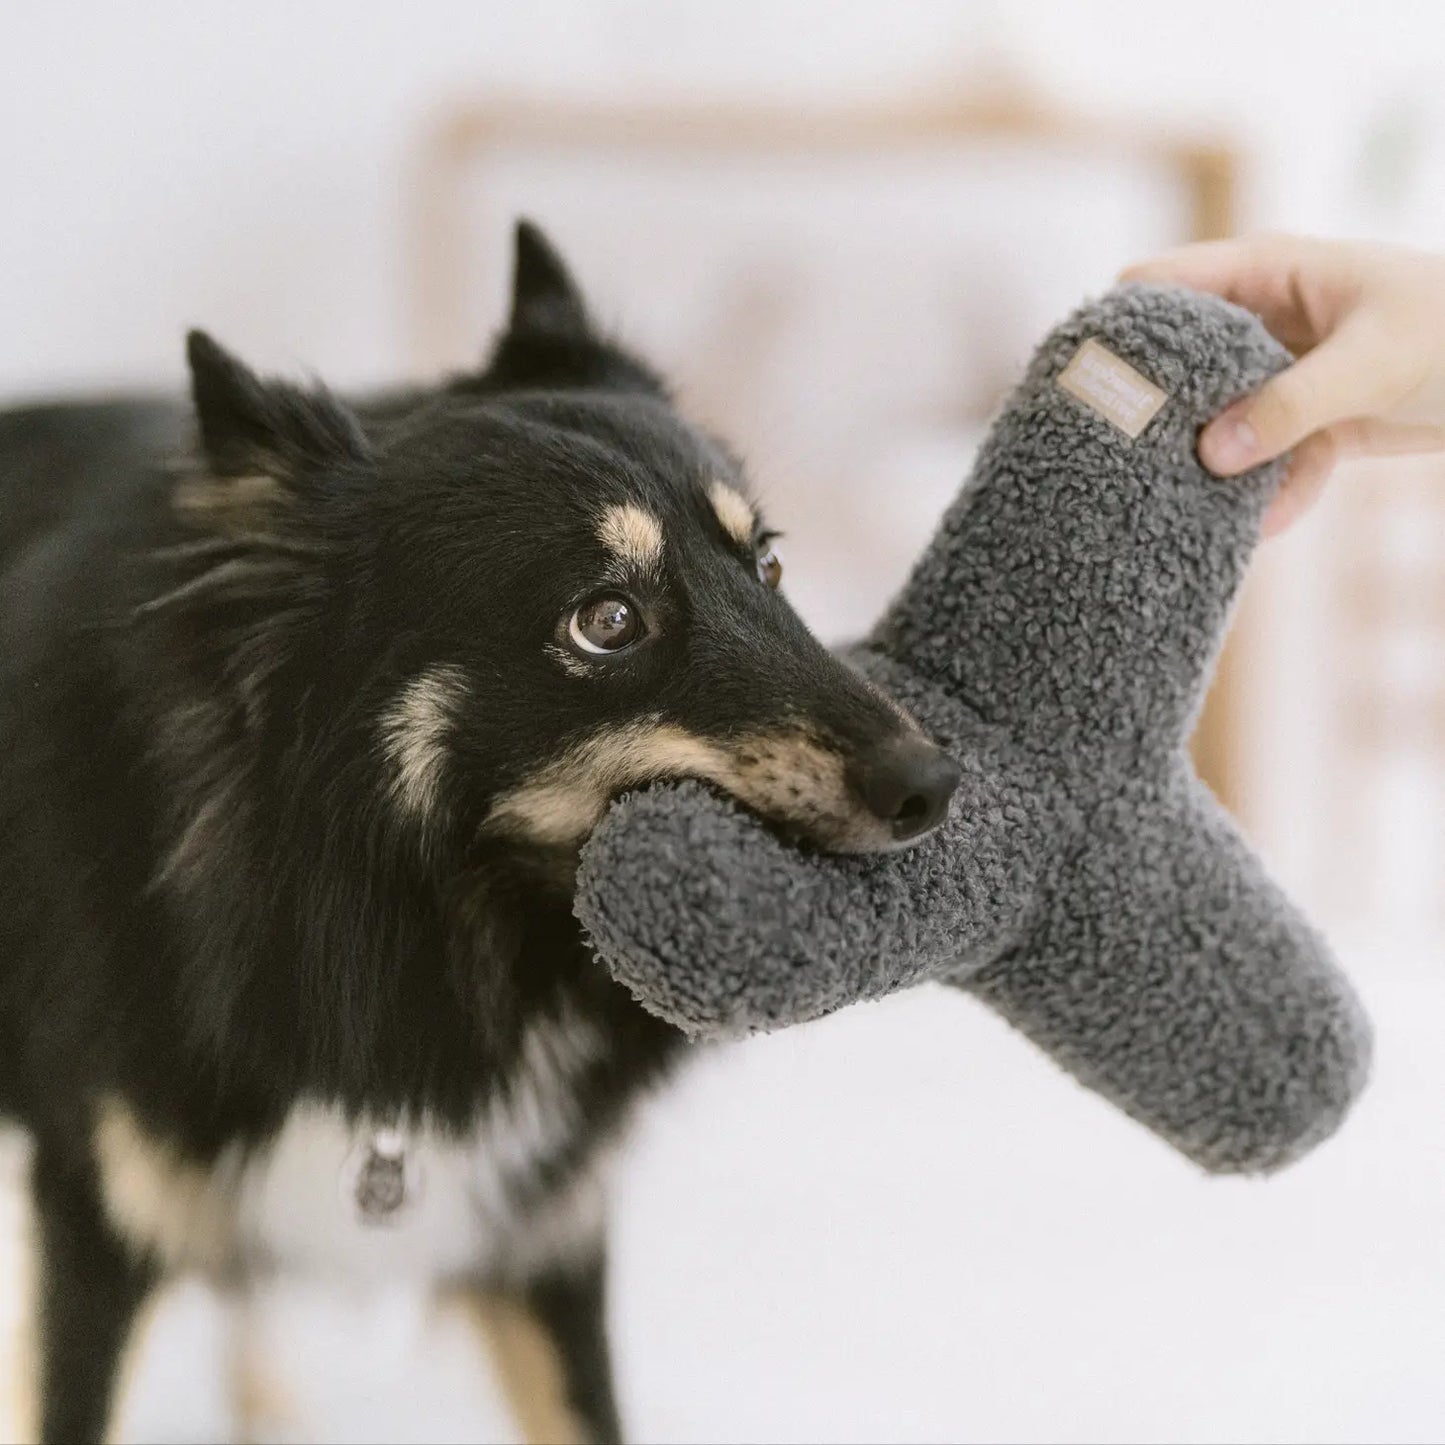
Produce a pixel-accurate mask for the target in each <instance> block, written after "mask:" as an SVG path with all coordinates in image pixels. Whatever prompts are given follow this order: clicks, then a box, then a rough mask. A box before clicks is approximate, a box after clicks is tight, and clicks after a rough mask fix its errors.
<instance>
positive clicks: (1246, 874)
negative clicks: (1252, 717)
mask: <svg viewBox="0 0 1445 1445" xmlns="http://www.w3.org/2000/svg"><path fill="white" fill-rule="evenodd" d="M1288 359H1289V358H1288V356H1287V354H1286V353H1285V352H1284V351H1283V350H1282V349H1281V348H1280V347H1279V346H1277V345H1276V344H1275V343H1274V342H1273V341H1272V340H1271V339H1270V338H1269V336H1268V335H1267V334H1266V333H1265V331H1264V330H1263V328H1262V327H1261V326H1260V325H1259V323H1258V322H1257V321H1256V320H1255V319H1254V318H1253V317H1251V316H1250V315H1248V314H1247V313H1246V312H1244V311H1241V310H1239V309H1238V308H1236V307H1233V306H1229V305H1227V304H1225V303H1224V302H1221V301H1216V300H1214V299H1212V298H1206V297H1203V296H1198V295H1193V294H1190V293H1187V292H1182V291H1177V290H1161V289H1156V288H1145V287H1137V286H1126V287H1123V288H1121V289H1118V290H1116V291H1114V292H1112V293H1110V294H1109V295H1107V296H1106V297H1104V298H1103V299H1102V300H1101V301H1099V302H1097V303H1093V304H1090V305H1086V306H1084V307H1083V308H1082V309H1080V310H1079V311H1078V312H1076V313H1075V314H1074V315H1073V316H1072V317H1071V318H1070V319H1069V320H1068V321H1066V322H1065V323H1064V324H1063V325H1062V326H1061V327H1060V328H1059V329H1058V330H1057V331H1055V332H1054V334H1053V335H1052V336H1050V337H1049V338H1048V340H1047V341H1046V342H1045V343H1044V345H1043V346H1042V347H1041V348H1040V350H1039V352H1038V353H1037V355H1036V356H1035V358H1034V360H1033V363H1032V365H1031V366H1030V368H1029V371H1028V374H1027V376H1026V377H1025V379H1024V382H1023V384H1022V385H1021V386H1020V388H1019V389H1018V391H1017V392H1016V394H1015V395H1014V397H1013V398H1012V400H1011V401H1010V402H1009V404H1008V406H1007V408H1006V409H1005V410H1004V412H1003V414H1002V415H1001V416H1000V418H999V419H998V421H997V422H996V423H995V425H994V427H993V430H992V432H991V434H990V436H989V439H988V441H987V443H986V444H985V446H984V448H983V451H982V453H981V455H980V457H979V460H978V464H977V466H976V468H975V471H974V477H973V480H972V482H971V484H970V485H968V486H966V487H965V489H964V491H963V493H962V494H961V496H960V497H959V499H958V500H957V501H956V502H955V503H954V505H953V507H952V508H951V510H950V511H949V512H948V514H947V515H946V516H945V518H944V520H943V523H942V526H941V528H940V530H939V533H938V535H937V537H936V538H935V540H934V541H933V543H932V545H931V546H930V547H929V549H928V551H927V552H926V553H925V555H924V557H923V559H922V560H921V561H920V562H919V564H918V566H917V568H916V569H915V571H914V573H913V576H912V578H911V579H910V580H909V582H908V584H907V586H906V587H905V588H904V589H903V592H902V594H901V595H900V596H899V597H898V599H897V600H896V601H895V602H894V604H893V605H892V607H891V608H890V609H889V611H888V613H887V615H886V616H885V617H884V618H883V620H882V621H881V622H880V623H879V624H878V626H877V628H876V629H875V630H874V632H873V634H872V636H871V637H870V638H869V640H868V641H867V642H866V643H864V644H863V645H862V646H860V647H858V648H856V649H854V650H853V652H852V654H851V660H852V661H853V662H854V663H856V665H857V666H858V667H859V668H860V669H861V670H862V671H863V672H864V673H866V674H867V675H868V676H869V677H870V678H872V679H873V680H874V681H875V682H877V683H878V684H879V685H880V686H882V687H883V688H885V689H886V690H888V691H889V692H891V693H892V694H893V695H895V696H896V697H897V698H899V699H900V700H901V701H902V702H904V703H905V704H906V705H907V706H908V707H909V708H910V709H911V710H912V712H913V713H914V715H915V716H916V717H917V718H918V719H919V721H920V722H921V723H922V725H923V727H924V728H925V729H926V730H927V731H928V732H929V733H930V734H931V735H932V736H933V737H934V738H935V739H936V740H937V741H938V742H939V743H940V744H942V745H943V746H944V747H946V748H947V749H948V750H949V752H950V753H951V754H952V755H953V757H954V758H955V759H956V760H957V761H958V763H959V764H960V766H961V767H962V768H963V772H964V778H963V782H962V784H961V785H960V787H959V789H958V792H957V794H956V795H955V798H954V801H953V807H952V811H951V815H950V817H949V819H948V821H947V822H946V823H945V824H944V826H943V827H942V828H941V829H939V830H938V831H937V832H936V833H934V834H933V835H931V836H930V837H929V838H928V839H927V840H926V841H925V842H923V843H922V844H920V845H919V846H917V847H915V848H913V849H912V850H910V851H908V852H905V853H900V854H894V855H891V856H885V857H870V858H845V857H829V856H823V855H818V854H807V853H804V852H801V851H799V850H797V849H795V848H793V847H790V846H788V845H787V844H785V843H783V842H781V841H780V840H778V839H777V838H775V837H774V836H773V835H772V834H770V833H769V832H768V831H767V830H766V829H765V828H764V827H763V826H761V825H760V824H759V823H758V822H757V821H756V820H755V819H754V818H752V817H751V816H750V815H748V814H746V813H745V812H743V811H742V810H741V809H739V808H738V807H737V806H736V805H734V804H732V803H730V802H728V801H726V800H724V799H721V798H718V797H716V796H714V795H713V794H712V793H710V792H708V791H707V790H706V789H705V788H704V787H702V786H701V785H699V784H695V783H683V784H678V785H667V786H659V787H655V788H652V789H650V790H648V791H645V792H641V793H637V794H633V795H631V796H629V797H627V798H624V799H622V800H621V801H619V802H618V803H617V804H616V805H614V807H613V808H612V810H611V812H610V814H609V816H608V817H607V818H605V819H604V821H603V823H602V824H601V826H600V827H599V828H598V829H597V831H596V832H595V833H594V835H593V837H592V839H591V841H590V842H589V844H588V845H587V848H586V851H585V853H584V857H583V867H582V871H581V875H580V878H579V889H578V901H577V910H578V913H579V916H580V917H581V919H582V921H583V923H584V924H585V925H586V927H587V929H588V930H589V932H590V934H591V937H592V940H593V942H594V944H595V946H596V948H597V950H598V952H599V954H600V955H601V957H602V958H603V959H604V960H605V961H606V963H607V965H608V966H609V967H610V968H611V970H612V972H613V974H614V975H615V976H616V977H617V978H618V979H619V980H620V981H621V982H622V983H623V984H625V985H626V986H627V987H628V988H629V989H631V990H632V992H633V993H635V994H636V995H637V997H638V998H639V999H640V1000H641V1001H642V1002H643V1003H644V1004H645V1005H646V1006H647V1007H648V1008H650V1009H652V1010H653V1011H654V1012H656V1013H657V1014H659V1015H661V1016H662V1017H663V1018H666V1019H669V1020H671V1021H672V1022H673V1023H675V1024H677V1025H678V1026H679V1027H680V1028H682V1029H684V1030H686V1031H687V1032H689V1033H691V1034H694V1035H699V1036H706V1035H725V1034H735V1033H741V1032H748V1031H752V1030H758V1029H773V1028H778V1027H781V1026H783V1025H786V1024H792V1023H797V1022H800V1021H802V1020H805V1019H810V1018H816V1017H818V1016H819V1015H822V1014H826V1013H828V1012H830V1011H831V1010H833V1009H836V1008H839V1007H841V1006H842V1005H844V1004H847V1003H851V1002H853V1001H854V1000H857V999H864V998H876V997H878V996H880V995H882V994H885V993H889V992H891V991H893V990H895V989H899V988H903V987H905V986H907V985H909V984H913V983H917V982H919V981H921V980H923V979H930V978H932V979H940V980H943V981H944V982H947V983H952V984H956V985H958V986H959V987H962V988H964V989H966V990H968V991H969V992H970V993H973V994H976V995H977V996H978V997H980V998H982V999H983V1000H984V1001H985V1002H986V1003H988V1004H990V1005H991V1006H992V1007H994V1008H996V1009H997V1010H998V1011H999V1012H1000V1013H1002V1014H1003V1015H1004V1016H1005V1017H1006V1018H1007V1019H1009V1020H1010V1022H1012V1023H1013V1024H1014V1025H1016V1026H1017V1027H1018V1028H1019V1029H1020V1030H1021V1031H1022V1032H1023V1033H1025V1034H1027V1035H1028V1036H1029V1037H1030V1038H1032V1039H1033V1040H1034V1041H1035V1042H1036V1043H1037V1044H1039V1045H1040V1046H1041V1047H1043V1048H1044V1049H1046V1050H1048V1052H1049V1053H1051V1054H1052V1055H1053V1056H1054V1057H1055V1058H1056V1059H1057V1060H1058V1061H1059V1062H1060V1063H1061V1064H1062V1065H1063V1066H1064V1067H1065V1068H1066V1069H1068V1070H1069V1071H1070V1072H1071V1073H1072V1074H1073V1075H1074V1076H1075V1077H1076V1078H1077V1079H1079V1080H1080V1081H1081V1082H1082V1083H1084V1084H1086V1085H1088V1086H1089V1087H1090V1088H1093V1089H1096V1090H1098V1091H1099V1092H1100V1093H1101V1094H1103V1095H1104V1096H1105V1097H1107V1098H1109V1099H1111V1100H1113V1102H1114V1103H1116V1104H1117V1105H1119V1107H1121V1108H1122V1109H1124V1110H1126V1111H1127V1112H1128V1113H1130V1114H1131V1115H1133V1116H1134V1118H1136V1119H1138V1120H1139V1121H1140V1122H1142V1123H1144V1124H1146V1125H1148V1127H1150V1128H1151V1129H1154V1130H1156V1131H1157V1132H1158V1133H1159V1134H1161V1135H1162V1136H1163V1137H1164V1138H1165V1139H1167V1140H1168V1141H1169V1142H1170V1143H1172V1144H1173V1145H1175V1147H1177V1148H1178V1149H1180V1150H1182V1151H1183V1152H1184V1153H1185V1154H1187V1155H1188V1156H1189V1157H1190V1158H1192V1159H1194V1160H1196V1161H1197V1162H1198V1163H1199V1164H1201V1165H1203V1166H1204V1167H1205V1168H1206V1169H1211V1170H1218V1171H1235V1170H1246V1171H1255V1170H1268V1169H1273V1168H1276V1167H1278V1166H1279V1165H1282V1164H1284V1163H1287V1162H1288V1161H1290V1160H1292V1159H1294V1158H1296V1157H1298V1156H1299V1155H1300V1154H1302V1153H1304V1152H1305V1151H1306V1150H1308V1149H1309V1148H1310V1147H1311V1146H1312V1145H1314V1144H1315V1143H1317V1142H1318V1141H1320V1140H1321V1139H1323V1138H1325V1137H1326V1136H1327V1135H1328V1134H1329V1133H1331V1132H1332V1130H1333V1129H1334V1128H1335V1126H1336V1125H1337V1124H1338V1123H1339V1121H1340V1120H1341V1118H1342V1117H1343V1116H1344V1113H1345V1111H1346V1109H1347V1108H1348V1106H1349V1104H1350V1103H1351V1101H1352V1100H1353V1098H1354V1097H1355V1095H1356V1094H1357V1093H1358V1091H1359V1089H1360V1087H1361V1086H1362V1084H1363V1082H1364V1078H1365V1073H1366V1069H1367V1065H1368V1056H1369V1033H1368V1027H1367V1023H1366V1021H1365V1019H1364V1017H1363V1015H1362V1013H1361V1011H1360V1009H1359V1006H1358V1004H1357V1003H1356V1000H1355V998H1354V996H1353V994H1352V993H1351V991H1350V989H1349V986H1348V985H1347V983H1346V982H1345V980H1344V979H1343V978H1342V977H1341V975H1340V974H1339V973H1338V972H1337V970H1336V968H1335V967H1334V965H1333V963H1332V962H1331V959H1330V956H1329V953H1328V951H1327V949H1326V947H1325V945H1324V943H1323V942H1322V940H1321V939H1320V938H1319V936H1318V935H1317V934H1316V933H1315V931H1314V930H1313V929H1312V928H1311V926H1310V925H1309V923H1308V922H1307V921H1306V920H1305V919H1304V918H1303V917H1302V916H1301V915H1300V914H1299V912H1298V911H1297V910H1296V909H1295V908H1294V907H1293V906H1292V905H1291V903H1290V902H1289V900H1288V899H1286V898H1285V897H1284V895H1283V894H1282V893H1281V892H1280V890H1279V889H1278V887H1276V886H1275V884H1274V883H1273V882H1271V880H1270V879H1269V878H1268V877H1267V876H1266V874H1265V872H1264V870H1263V868H1262V866H1261V865H1260V863H1259V861H1258V860H1257V859H1256V858H1255V857H1254V855H1253V854H1252V853H1251V852H1250V850H1249V848H1248V847H1247V845H1246V844H1245V843H1244V842H1243V841H1242V840H1241V838H1240V836H1239V834H1238V833H1237V832H1236V831H1235V830H1234V828H1233V827H1232V825H1231V824H1230V822H1229V820H1228V819H1227V818H1226V817H1225V816H1224V814H1223V812H1222V811H1221V809H1220V808H1219V807H1218V806H1217V804H1216V803H1215V801H1214V800H1213V798H1212V797H1211V796H1210V795H1209V793H1208V792H1207V790H1206V789H1205V788H1204V786H1203V785H1202V784H1201V783H1200V782H1199V780H1198V779H1197V778H1196V777H1195V776H1194V773H1193V771H1192V769H1191V767H1190V764H1189V761H1188V757H1187V754H1186V752H1185V740H1186V738H1187V736H1188V734H1189V732H1190V728H1191V724H1192V722H1193V719H1194V717H1195V714H1196V712H1197V709H1198V707H1199V704H1200V700H1201V698H1202V696H1203V692H1204V688H1205V684H1206V682H1207V680H1208V676H1209V673H1210V668H1211V663H1212V660H1213V657H1214V654H1215V652H1216V649H1217V647H1218V645H1219V642H1220V638H1221V636H1222V634H1223V630H1224V626H1225V622H1226V619H1227V616H1228V612H1229V607H1230V603H1231V600H1232V598H1233V596H1234V593H1235V591H1236V589H1237V587H1238V584H1239V581H1240V578H1241V576H1242V574H1243V571H1244V568H1245V564H1246V561H1247V559H1248V557H1249V555H1250V552H1251V551H1252V549H1253V547H1254V545H1255V541H1256V538H1257V535H1258V530H1259V520H1260V516H1261V513H1262V511H1263V508H1264V505H1265V502H1266V501H1267V499H1268V497H1269V495H1270V493H1271V491H1272V489H1273V488H1274V486H1275V485H1276V483H1277V480H1278V472H1279V468H1278V467H1277V466H1274V467H1268V468H1265V469H1262V470H1261V471H1259V472H1256V473H1254V474H1253V475H1251V476H1249V477H1245V478H1243V479H1239V480H1234V481H1221V480H1219V479H1217V478H1214V477H1212V476H1210V475H1209V474H1208V473H1207V472H1205V471H1204V470H1203V469H1202V468H1201V467H1200V465H1199V463H1198V461H1197V460H1196V458H1195V452H1194V441H1195V435H1196V433H1197V431H1198V429H1199V428H1200V426H1201V425H1202V424H1203V423H1204V422H1205V421H1206V420H1208V419H1209V418H1210V417H1212V416H1213V415H1215V414H1216V413H1217V412H1218V411H1219V410H1220V409H1221V408H1222V407H1224V406H1225V405H1226V404H1227V403H1228V402H1230V401H1232V400H1234V399H1235V398H1236V397H1238V396H1240V395H1241V394H1243V393H1244V392H1246V391H1248V390H1250V389H1252V388H1253V387H1255V386H1257V385H1258V384H1259V383H1260V382H1261V381H1262V380H1263V379H1264V378H1266V377H1267V376H1269V375H1270V374H1271V373H1273V372H1274V371H1277V370H1278V369H1280V368H1281V367H1282V366H1283V365H1285V364H1286V363H1287V361H1288Z"/></svg>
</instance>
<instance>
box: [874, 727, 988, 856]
mask: <svg viewBox="0 0 1445 1445" xmlns="http://www.w3.org/2000/svg"><path fill="white" fill-rule="evenodd" d="M851 772H852V781H853V785H854V787H856V788H857V790H858V792H859V794H860V795H861V797H862V799H863V801H864V802H865V803H866V804H867V805H868V810H869V812H871V813H872V814H873V815H874V816H875V817H877V818H881V819H882V820H883V821H884V822H885V823H887V824H889V826H890V827H891V828H892V829H893V836H894V837H895V838H897V839H898V840H899V842H903V841H905V840H906V839H908V838H916V837H918V835H919V834H920V833H926V832H928V830H929V829H930V828H936V827H937V826H938V825H939V824H940V823H941V822H942V821H943V819H944V816H945V815H946V814H947V812H948V800H949V799H950V798H951V797H952V796H953V793H954V789H955V788H957V787H958V781H959V779H960V777H962V773H961V772H960V771H959V767H958V764H957V763H955V762H954V761H953V759H952V758H951V757H949V756H948V754H947V753H946V752H944V751H943V749H942V748H936V747H934V745H933V744H932V743H931V742H929V741H928V740H927V739H926V738H920V737H901V738H893V739H891V740H890V741H888V742H886V743H884V744H882V745H881V746H880V747H877V748H874V749H873V751H872V752H870V753H865V754H864V755H863V756H862V757H861V758H859V759H858V761H857V762H856V763H855V764H854V766H853V768H852V769H851Z"/></svg>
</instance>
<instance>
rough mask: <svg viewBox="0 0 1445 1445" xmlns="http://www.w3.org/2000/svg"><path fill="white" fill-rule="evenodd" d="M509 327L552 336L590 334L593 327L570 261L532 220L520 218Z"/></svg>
mask: <svg viewBox="0 0 1445 1445" xmlns="http://www.w3.org/2000/svg"><path fill="white" fill-rule="evenodd" d="M510 330H511V331H512V332H513V333H514V334H515V333H519V332H520V333H528V332H534V333H535V332H542V333H546V334H548V335H552V336H589V335H590V334H591V331H592V327H591V323H590V322H589V321H588V319H587V304H586V302H584V301H583V299H582V293H581V291H579V290H578V288H577V283H576V282H575V281H574V280H573V279H572V275H571V273H570V272H569V271H568V270H567V263H566V262H565V261H563V259H562V258H561V256H559V255H558V254H557V249H556V247H555V246H553V245H552V243H551V242H550V241H549V240H548V239H547V238H546V236H544V235H543V234H542V232H541V230H540V228H539V227H537V226H536V225H534V224H533V223H532V222H531V221H518V222H517V239H516V256H515V259H514V261H513V269H512V319H511V325H510Z"/></svg>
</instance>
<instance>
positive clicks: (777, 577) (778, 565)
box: [758, 541, 783, 587]
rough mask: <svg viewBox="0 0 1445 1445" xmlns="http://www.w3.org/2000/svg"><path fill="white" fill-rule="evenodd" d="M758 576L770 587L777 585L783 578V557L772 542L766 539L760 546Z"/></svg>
mask: <svg viewBox="0 0 1445 1445" xmlns="http://www.w3.org/2000/svg"><path fill="white" fill-rule="evenodd" d="M758 576H759V577H760V578H762V580H763V581H764V582H766V583H767V585H768V586H769V587H776V586H777V585H778V583H780V582H781V581H782V580H783V559H782V558H781V557H779V556H778V549H777V548H776V547H774V546H773V544H772V543H771V542H768V541H764V542H762V543H760V544H759V546H758Z"/></svg>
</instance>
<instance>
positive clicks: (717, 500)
mask: <svg viewBox="0 0 1445 1445" xmlns="http://www.w3.org/2000/svg"><path fill="white" fill-rule="evenodd" d="M707 496H708V501H710V502H711V503H712V509H713V511H714V512H716V513H717V519H718V521H719V522H721V523H722V529H723V531H724V532H726V533H727V534H728V536H729V537H731V538H732V539H733V541H734V542H736V543H737V544H738V546H739V547H751V546H752V543H753V528H754V527H756V526H757V524H758V518H757V514H756V513H755V512H754V511H753V509H752V507H751V506H750V505H749V504H748V502H747V499H746V498H745V497H744V496H743V494H742V493H741V492H739V491H738V490H737V488H736V487H730V486H728V484H727V483H726V482H714V483H713V484H712V486H710V487H709V488H708V492H707Z"/></svg>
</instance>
